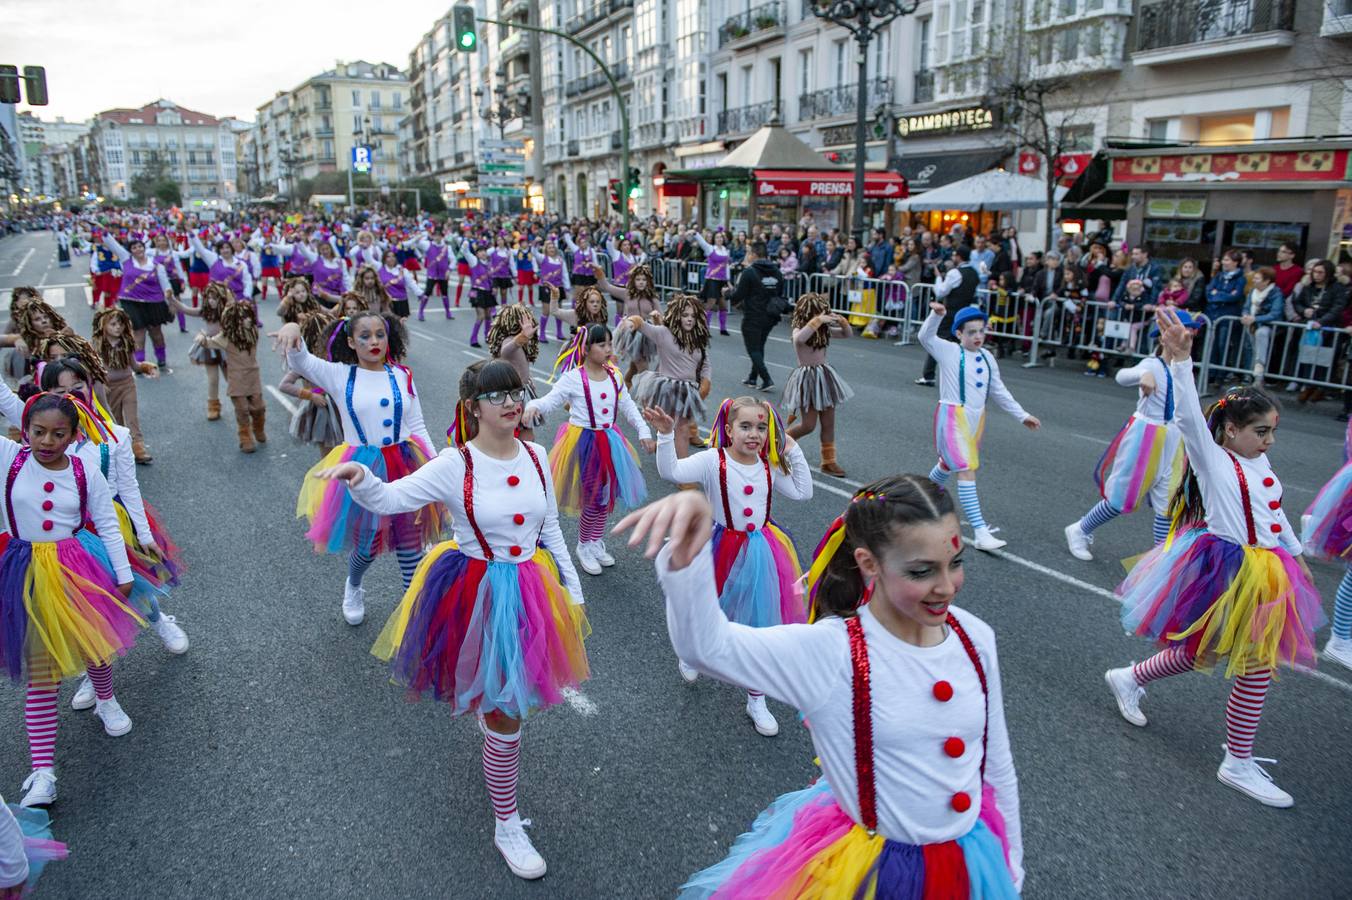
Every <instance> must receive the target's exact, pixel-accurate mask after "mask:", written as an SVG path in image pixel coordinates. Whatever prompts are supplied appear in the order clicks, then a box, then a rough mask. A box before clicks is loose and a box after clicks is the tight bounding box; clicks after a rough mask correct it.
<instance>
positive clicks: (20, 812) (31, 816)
mask: <svg viewBox="0 0 1352 900" xmlns="http://www.w3.org/2000/svg"><path fill="white" fill-rule="evenodd" d="M5 805H6V806H7V807H9V811H10V812H11V813H12V814H13V815H14V819H15V821H16V822H18V823H19V831H20V832H21V833H22V834H23V855H24V857H25V858H26V859H27V860H28V880H27V881H25V882H24V886H23V896H24V897H27V896H29V895H30V894H31V893H32V892H33V889H34V888H35V887H37V884H38V879H39V878H40V877H42V870H43V869H44V868H46V866H47V864H48V863H50V862H57V861H59V860H63V859H65V858H66V857H67V856H69V855H70V851H69V850H68V849H66V845H65V844H63V843H61V842H60V841H58V840H53V838H52V821H51V819H50V818H49V817H48V815H47V811H46V810H44V809H25V808H24V807H22V806H19V805H18V804H17V803H6V804H5Z"/></svg>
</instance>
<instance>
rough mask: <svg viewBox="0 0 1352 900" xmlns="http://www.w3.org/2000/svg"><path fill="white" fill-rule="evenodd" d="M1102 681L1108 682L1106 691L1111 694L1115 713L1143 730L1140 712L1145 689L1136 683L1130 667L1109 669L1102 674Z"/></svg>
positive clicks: (1142, 715) (1143, 723)
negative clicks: (1115, 703)
mask: <svg viewBox="0 0 1352 900" xmlns="http://www.w3.org/2000/svg"><path fill="white" fill-rule="evenodd" d="M1103 680H1104V681H1106V682H1108V690H1110V691H1112V692H1113V699H1114V700H1116V701H1117V711H1118V712H1120V713H1121V714H1122V718H1124V719H1126V720H1127V721H1128V722H1130V723H1131V724H1133V725H1135V726H1136V727H1138V728H1144V727H1145V723H1146V719H1145V713H1143V712H1141V698H1142V697H1144V696H1145V688H1143V687H1141V686H1140V685H1139V684H1138V683H1137V682H1136V676H1135V675H1134V674H1133V673H1132V671H1131V666H1124V667H1123V668H1121V669H1109V670H1108V671H1106V672H1104V673H1103Z"/></svg>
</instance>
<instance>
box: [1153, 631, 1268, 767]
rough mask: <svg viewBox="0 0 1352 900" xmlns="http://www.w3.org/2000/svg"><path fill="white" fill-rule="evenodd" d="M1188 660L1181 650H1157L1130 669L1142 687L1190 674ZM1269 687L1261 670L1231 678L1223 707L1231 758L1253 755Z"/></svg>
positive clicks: (1266, 670)
mask: <svg viewBox="0 0 1352 900" xmlns="http://www.w3.org/2000/svg"><path fill="white" fill-rule="evenodd" d="M1192 668H1193V660H1192V657H1191V656H1189V655H1188V652H1187V651H1186V650H1184V649H1183V648H1181V647H1169V648H1168V649H1165V650H1161V651H1160V652H1159V653H1156V654H1155V655H1154V656H1152V657H1150V658H1149V659H1147V660H1146V661H1145V662H1141V663H1137V664H1136V665H1134V666H1132V669H1131V672H1132V674H1133V675H1134V676H1135V677H1136V683H1137V684H1139V685H1140V686H1141V687H1145V686H1146V685H1147V684H1149V683H1150V682H1152V681H1155V680H1157V679H1160V678H1167V677H1169V676H1170V675H1182V674H1183V673H1184V672H1191V671H1192ZM1271 686H1272V670H1271V669H1263V670H1261V671H1259V672H1250V673H1249V674H1247V675H1238V676H1236V677H1235V686H1234V687H1233V688H1231V689H1230V699H1229V700H1228V701H1226V704H1225V743H1226V745H1227V746H1228V748H1229V750H1230V754H1231V755H1232V756H1235V757H1238V758H1239V759H1248V758H1249V757H1250V756H1252V755H1253V740H1254V736H1255V735H1256V734H1257V733H1258V722H1259V720H1261V719H1262V718H1263V701H1264V700H1266V699H1267V693H1268V688H1270V687H1271Z"/></svg>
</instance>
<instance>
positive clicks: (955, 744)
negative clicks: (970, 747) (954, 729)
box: [944, 737, 967, 759]
mask: <svg viewBox="0 0 1352 900" xmlns="http://www.w3.org/2000/svg"><path fill="white" fill-rule="evenodd" d="M944 752H945V753H947V754H948V755H949V756H951V757H953V758H954V759H957V758H958V757H959V756H962V755H963V754H964V753H966V752H967V745H966V744H964V743H963V742H962V738H960V737H951V738H949V739H948V740H946V741H944Z"/></svg>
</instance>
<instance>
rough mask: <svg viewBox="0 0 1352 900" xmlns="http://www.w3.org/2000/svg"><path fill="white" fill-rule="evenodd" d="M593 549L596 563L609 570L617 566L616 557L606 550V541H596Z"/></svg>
mask: <svg viewBox="0 0 1352 900" xmlns="http://www.w3.org/2000/svg"><path fill="white" fill-rule="evenodd" d="M592 548H593V550H594V552H595V553H596V561H597V562H599V563H600V564H601V565H603V566H605V567H606V568H607V569H608V568H610V567H611V566H613V565H615V557H613V556H611V555H610V551H609V550H607V549H606V542H605V541H604V540H601V541H596V542H595V543H593V544H592Z"/></svg>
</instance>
